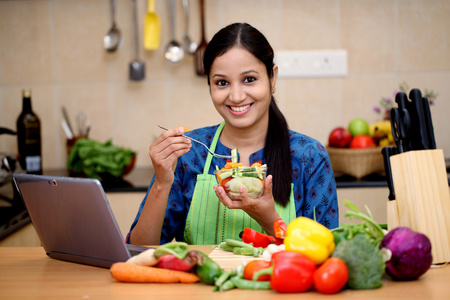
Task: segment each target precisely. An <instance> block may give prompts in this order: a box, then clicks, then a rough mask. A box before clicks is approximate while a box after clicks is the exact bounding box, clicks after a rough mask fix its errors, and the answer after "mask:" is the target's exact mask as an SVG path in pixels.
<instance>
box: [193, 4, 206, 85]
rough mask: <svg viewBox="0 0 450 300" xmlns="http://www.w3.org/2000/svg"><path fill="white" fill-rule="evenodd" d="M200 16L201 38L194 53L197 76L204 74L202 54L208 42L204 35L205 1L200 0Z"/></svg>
mask: <svg viewBox="0 0 450 300" xmlns="http://www.w3.org/2000/svg"><path fill="white" fill-rule="evenodd" d="M200 18H201V34H202V36H201V40H200V43H199V44H198V47H197V50H195V53H194V64H195V73H197V75H199V76H203V75H205V68H204V66H203V55H204V54H205V49H206V46H207V45H208V43H207V42H206V37H205V2H204V0H200Z"/></svg>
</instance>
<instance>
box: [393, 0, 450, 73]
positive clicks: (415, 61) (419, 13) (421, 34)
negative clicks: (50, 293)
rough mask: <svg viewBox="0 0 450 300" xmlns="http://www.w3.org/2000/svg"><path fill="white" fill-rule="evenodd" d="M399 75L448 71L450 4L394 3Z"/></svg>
mask: <svg viewBox="0 0 450 300" xmlns="http://www.w3.org/2000/svg"><path fill="white" fill-rule="evenodd" d="M398 3H399V17H398V19H399V28H398V41H399V62H398V64H399V69H400V71H429V70H436V71H438V70H448V69H449V68H450V43H449V41H450V26H449V16H450V2H449V1H433V2H432V3H433V4H430V2H429V1H426V0H398Z"/></svg>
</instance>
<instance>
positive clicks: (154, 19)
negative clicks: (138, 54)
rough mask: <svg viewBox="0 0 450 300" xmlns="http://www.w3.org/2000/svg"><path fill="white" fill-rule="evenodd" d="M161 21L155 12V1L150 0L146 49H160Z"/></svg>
mask: <svg viewBox="0 0 450 300" xmlns="http://www.w3.org/2000/svg"><path fill="white" fill-rule="evenodd" d="M160 32H161V20H160V19H159V16H158V15H157V14H156V12H155V0H148V3H147V13H146V14H145V25H144V48H145V49H146V50H155V49H158V47H159V43H160V36H161V34H160Z"/></svg>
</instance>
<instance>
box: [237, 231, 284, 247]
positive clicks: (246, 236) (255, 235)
mask: <svg viewBox="0 0 450 300" xmlns="http://www.w3.org/2000/svg"><path fill="white" fill-rule="evenodd" d="M241 238H242V241H243V242H244V243H247V244H253V247H262V248H266V247H267V246H269V245H270V244H275V243H276V240H275V238H274V237H273V236H270V235H267V234H264V233H261V232H258V231H256V230H254V229H251V228H244V231H243V233H242V236H241Z"/></svg>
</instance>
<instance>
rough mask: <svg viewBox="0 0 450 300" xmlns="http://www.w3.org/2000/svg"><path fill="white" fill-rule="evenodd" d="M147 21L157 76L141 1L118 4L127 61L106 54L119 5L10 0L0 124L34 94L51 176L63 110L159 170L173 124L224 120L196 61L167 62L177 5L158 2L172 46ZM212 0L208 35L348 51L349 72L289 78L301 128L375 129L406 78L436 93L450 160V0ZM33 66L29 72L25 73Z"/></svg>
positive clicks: (179, 26) (8, 122) (196, 23)
mask: <svg viewBox="0 0 450 300" xmlns="http://www.w3.org/2000/svg"><path fill="white" fill-rule="evenodd" d="M136 1H137V5H138V9H139V13H138V22H139V25H138V27H139V36H138V37H139V40H140V45H139V58H140V59H141V60H143V61H144V62H145V64H146V79H145V80H144V81H141V82H131V81H130V80H129V64H130V62H131V60H132V59H133V58H134V41H133V22H132V6H131V0H117V5H118V10H117V23H118V26H119V28H120V29H121V31H122V32H123V36H124V42H123V45H122V47H121V48H120V49H119V50H118V51H117V52H115V53H112V54H111V53H107V52H106V51H105V50H104V49H103V37H104V35H105V34H106V32H107V30H108V29H109V28H110V26H111V18H110V6H109V5H110V2H109V0H64V1H62V0H39V1H0V109H1V111H0V126H4V127H8V128H15V122H16V118H17V116H18V114H19V112H20V109H21V89H22V88H25V87H30V88H31V89H32V91H33V107H34V109H35V110H36V113H37V114H38V115H39V117H41V120H42V122H43V131H44V133H43V136H44V140H45V145H44V147H45V150H44V151H45V156H44V160H43V162H44V167H45V168H47V169H48V168H63V167H65V163H66V145H65V137H64V134H63V132H62V129H61V125H60V121H61V106H62V105H64V106H66V107H67V109H68V110H69V111H70V114H71V118H72V122H73V123H75V114H76V113H77V112H79V111H80V110H81V109H83V110H85V111H86V113H87V114H88V117H89V119H90V122H91V125H92V130H91V135H90V136H91V137H92V138H94V139H97V140H99V141H106V140H107V139H110V138H111V139H113V142H114V143H116V144H117V145H119V146H124V147H130V148H132V149H136V151H138V161H137V165H138V166H149V165H150V164H151V162H150V159H149V158H148V147H149V145H150V144H151V142H152V141H153V139H154V138H155V137H156V136H158V135H159V134H160V133H161V130H160V129H159V128H157V127H156V124H158V123H160V124H162V125H166V126H168V127H175V126H179V125H183V126H186V127H189V128H197V127H202V126H208V125H213V124H218V123H219V122H220V121H221V117H220V115H219V114H218V113H217V112H216V111H215V109H214V107H213V105H212V103H211V98H210V95H209V90H208V86H207V84H206V79H205V78H203V77H198V76H196V75H195V73H194V66H193V65H194V59H193V57H192V56H187V57H185V59H184V60H183V61H182V62H181V63H180V64H178V65H172V64H170V63H168V62H167V61H165V60H164V56H163V55H164V48H165V46H166V45H167V43H168V42H169V40H170V39H171V34H170V29H171V27H170V19H169V1H167V0H156V1H155V2H156V12H157V13H158V15H159V16H160V18H161V22H162V27H161V45H160V47H159V48H158V49H157V50H154V51H146V50H145V49H144V48H143V45H142V37H143V25H144V16H145V12H146V9H147V1H146V0H136ZM429 3H430V2H429V1H425V0H366V1H357V0H340V1H338V0H319V1H313V0H281V1H270V0H262V1H257V0H248V1H239V0H205V4H206V38H207V40H210V39H211V38H212V36H213V35H214V33H215V32H216V31H217V30H219V29H220V28H222V27H223V26H225V25H228V24H229V23H231V22H237V21H238V22H249V23H250V24H252V25H254V26H255V27H256V28H258V29H259V30H260V31H261V32H263V34H265V36H266V37H267V39H268V40H269V41H270V42H271V44H272V46H273V48H274V49H275V50H302V49H304V50H314V49H346V50H347V51H348V59H349V61H348V68H349V73H348V76H346V77H343V78H307V79H279V80H278V82H277V92H276V94H275V96H276V99H277V101H278V104H279V107H280V109H281V110H282V111H283V112H284V114H285V116H286V118H287V120H288V122H289V124H290V126H291V128H292V129H293V130H296V131H299V132H302V133H305V134H307V135H310V136H312V137H314V138H316V139H318V140H319V141H321V142H322V143H323V144H326V143H327V140H328V134H329V132H330V131H331V130H332V129H333V128H334V127H337V126H346V125H347V124H348V122H349V121H350V120H351V119H352V118H355V117H362V118H365V119H366V120H367V121H369V122H373V121H376V120H377V119H378V118H379V117H378V115H376V114H375V113H374V112H373V107H374V106H376V105H378V102H379V101H380V99H381V97H386V96H391V95H392V93H393V92H394V90H395V89H397V88H398V85H399V83H400V82H402V81H406V82H407V83H408V84H409V85H410V86H411V87H418V88H420V89H425V88H427V89H433V90H434V91H436V92H437V93H438V94H439V96H438V99H437V101H436V105H435V106H433V107H432V114H433V121H434V127H435V134H436V140H437V143H438V147H440V148H442V149H444V153H445V155H446V156H450V139H449V138H448V133H447V128H449V127H450V119H449V118H448V112H449V111H450V110H449V109H450V107H449V105H450V102H449V100H448V99H449V98H450V86H449V85H448V82H449V79H450V57H449V55H450V51H449V49H448V47H449V46H448V44H449V43H448V42H447V41H448V40H449V34H450V33H449V32H450V18H448V15H450V14H449V9H450V8H449V6H450V4H449V2H448V1H447V0H435V1H433V2H432V5H430V4H429ZM190 4H191V9H190V12H191V14H190V15H191V20H190V24H189V25H190V34H191V37H192V39H193V40H194V41H196V42H199V41H200V11H199V1H197V0H195V1H194V0H192V1H190ZM176 16H177V19H176V37H177V40H179V41H181V40H182V37H183V34H184V28H185V27H184V26H185V25H184V13H183V7H182V5H181V1H177V6H176ZM24 70H26V71H24ZM16 149H17V145H16V139H15V138H13V137H9V136H1V137H0V151H2V152H5V151H6V152H15V151H17V150H16Z"/></svg>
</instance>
